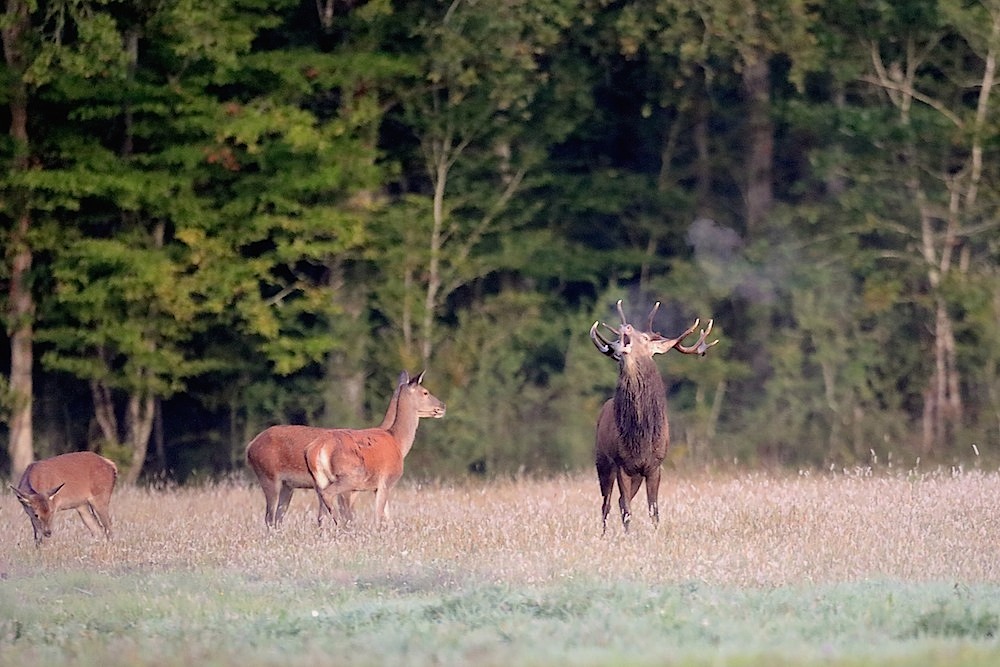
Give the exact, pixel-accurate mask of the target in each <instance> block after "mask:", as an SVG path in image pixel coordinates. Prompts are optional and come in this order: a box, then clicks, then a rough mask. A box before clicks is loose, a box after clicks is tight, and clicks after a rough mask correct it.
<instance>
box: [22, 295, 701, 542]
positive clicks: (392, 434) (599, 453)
mask: <svg viewBox="0 0 1000 667" xmlns="http://www.w3.org/2000/svg"><path fill="white" fill-rule="evenodd" d="M659 306H660V304H659V302H657V303H656V304H655V305H654V306H653V308H652V310H650V312H649V317H648V323H647V325H646V329H645V330H640V329H637V328H636V327H635V326H633V325H632V324H630V323H629V322H628V321H627V319H626V317H625V312H624V310H623V309H622V302H621V300H619V301H618V303H617V309H618V316H619V318H620V319H621V324H620V325H619V326H618V327H612V326H609V325H607V324H603V326H604V327H605V328H606V329H608V330H609V331H610V332H612V333H613V334H614V337H612V340H607V339H606V338H605V337H604V336H602V335H601V334H600V333H599V331H598V327H599V326H601V325H602V324H601V323H600V322H594V324H593V326H592V327H591V328H590V338H591V341H593V343H594V346H595V347H596V348H597V350H598V351H599V352H601V353H602V354H604V355H606V356H608V357H610V358H612V359H614V360H615V361H616V362H617V364H618V382H617V385H616V387H615V393H614V396H613V397H612V398H609V399H608V400H607V401H606V402H605V403H604V405H603V407H602V408H601V411H600V415H599V416H598V419H597V433H596V438H595V444H594V463H595V465H596V468H597V478H598V482H599V484H600V488H601V496H602V505H601V521H602V530H603V531H604V532H607V524H608V513H609V512H610V509H611V495H612V491H613V489H614V485H615V482H616V481H617V483H618V492H619V497H618V505H619V508H620V510H621V517H622V524H623V525H624V529H625V531H626V532H627V531H628V530H629V524H630V521H631V516H632V514H631V501H632V499H633V498H634V497H635V495H636V493H638V491H639V487H640V486H641V485H642V483H643V481H645V483H646V503H647V506H648V510H649V516H650V518H651V519H652V521H653V523H654V524H657V523H658V522H659V516H660V513H659V506H658V496H659V487H660V470H661V466H662V464H663V459H664V457H665V456H666V453H667V447H668V446H669V444H670V426H669V422H668V420H667V398H666V388H665V386H664V383H663V378H662V377H661V376H660V371H659V369H658V368H657V366H656V363H655V362H654V361H653V356H654V355H657V354H664V353H666V352H668V351H670V350H677V351H678V352H681V353H683V354H697V355H704V354H705V352H706V351H707V350H708V349H709V348H710V347H712V346H713V345H715V344H716V343H718V342H719V341H718V340H715V341H713V342H711V343H706V342H705V339H706V338H707V337H708V335H709V334H710V333H711V331H712V322H711V321H709V323H708V326H706V327H705V328H704V329H702V330H701V331H700V332H699V334H698V339H697V340H696V341H695V342H694V344H692V345H682V341H683V340H684V339H685V338H687V337H688V336H690V335H691V334H692V333H694V331H695V330H696V329H697V328H698V324H699V320H695V321H694V324H692V325H691V326H690V327H688V328H687V329H686V330H685V331H684V332H683V333H682V334H681V335H679V336H677V337H676V338H664V337H663V336H662V335H660V334H658V333H656V332H654V331H653V318H654V316H655V315H656V311H657V309H658V308H659ZM423 379H424V373H423V372H421V373H420V374H419V375H417V376H416V377H410V375H409V374H408V373H407V372H406V371H403V372H402V373H401V374H400V376H399V382H398V383H397V385H396V388H395V390H394V391H393V393H392V397H391V398H390V400H389V406H388V408H387V409H386V412H385V417H383V419H382V423H380V424H379V425H378V426H375V427H373V428H366V429H349V428H318V427H311V426H296V425H278V426H271V427H269V428H267V429H265V430H264V431H262V432H261V433H260V434H258V435H257V436H256V437H255V438H254V439H253V440H251V441H250V443H249V444H248V445H247V448H246V459H247V463H248V464H249V466H250V468H251V469H252V470H253V471H254V473H255V474H256V475H257V480H258V481H259V482H260V488H261V490H262V491H263V493H264V502H265V509H264V523H265V524H266V526H267V527H268V528H277V527H278V525H279V524H280V523H281V520H282V518H283V516H284V514H285V512H286V511H287V510H288V505H289V503H290V502H291V499H292V493H293V492H294V490H295V489H313V491H314V492H315V493H316V497H317V517H316V520H317V523H318V524H320V525H322V523H323V519H324V518H325V517H326V516H329V517H330V518H331V521H332V522H333V523H335V524H336V523H337V516H336V514H335V513H334V508H333V499H334V498H336V504H337V514H339V515H340V518H341V520H343V521H344V522H348V521H350V520H351V519H352V518H353V504H354V499H355V496H356V494H357V493H359V492H364V491H371V492H373V493H374V494H375V502H374V507H375V516H374V523H375V525H376V526H379V525H381V524H382V522H383V521H385V520H386V519H387V518H388V515H389V496H390V493H391V491H392V489H393V487H394V486H395V485H396V482H398V481H399V479H400V477H401V476H402V474H403V461H404V459H405V458H406V455H407V454H408V453H409V451H410V448H411V447H412V446H413V441H414V438H415V437H416V433H417V426H418V424H419V422H420V419H422V418H435V419H439V418H441V417H443V416H444V414H445V404H444V403H443V402H441V400H440V399H438V398H437V397H435V396H434V395H433V394H431V393H430V392H429V391H428V390H427V389H426V388H424V386H423ZM117 478H118V469H117V467H116V466H115V464H114V463H113V462H112V461H110V460H109V459H106V458H104V457H103V456H100V455H98V454H95V453H93V452H73V453H70V454H61V455H59V456H54V457H52V458H48V459H44V460H40V461H36V462H34V463H32V464H31V465H29V466H28V467H27V469H25V471H24V473H23V475H22V476H21V479H20V481H19V482H18V485H17V486H16V487H15V486H13V485H11V486H10V488H11V489H12V490H13V491H14V494H15V495H16V496H17V499H18V500H19V501H20V502H21V505H22V506H23V507H24V511H25V512H26V513H27V515H28V518H29V519H30V520H31V526H32V528H33V530H34V534H35V545H36V546H39V545H41V544H42V542H43V541H44V540H45V539H46V538H48V537H50V536H51V534H52V523H53V519H54V517H55V515H56V513H57V512H59V511H60V510H69V509H75V510H76V511H77V513H78V514H79V515H80V518H81V519H82V520H83V523H84V525H86V526H87V528H88V529H89V530H90V531H91V533H93V534H94V535H97V536H99V535H100V534H101V533H102V532H103V533H104V536H105V537H106V538H107V539H111V514H110V503H111V494H112V492H113V491H114V488H115V482H116V480H117Z"/></svg>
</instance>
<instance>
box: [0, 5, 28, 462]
mask: <svg viewBox="0 0 1000 667" xmlns="http://www.w3.org/2000/svg"><path fill="white" fill-rule="evenodd" d="M30 20H31V16H30V12H29V4H28V3H27V2H25V1H24V0H7V10H6V16H5V17H4V27H3V30H2V36H3V47H4V57H5V59H6V62H7V68H8V73H9V77H8V80H9V81H10V86H9V88H8V90H7V95H8V100H9V102H8V104H9V109H10V138H11V140H12V141H13V144H14V154H15V158H14V162H13V164H12V165H11V168H12V169H15V170H19V171H23V170H26V169H27V168H28V163H29V160H28V156H29V149H30V144H29V141H28V87H27V85H26V84H25V83H24V80H23V78H22V75H23V73H24V69H25V67H26V61H25V53H24V49H25V47H26V40H27V38H26V36H25V33H26V32H28V30H29V28H30ZM8 205H9V206H10V208H11V210H12V212H13V215H12V218H13V220H14V227H13V229H12V230H11V231H12V233H11V237H10V245H9V247H8V248H7V253H6V257H5V258H4V259H5V261H7V262H8V264H9V267H10V284H9V288H8V289H9V292H8V304H7V305H8V310H7V321H8V334H9V335H10V392H11V395H12V397H13V399H14V402H13V405H12V414H11V418H10V423H9V426H10V440H9V441H8V443H7V452H8V454H9V455H10V462H11V475H12V477H13V479H15V480H16V479H19V478H20V476H21V473H22V472H24V469H25V468H27V467H28V465H29V464H30V463H31V461H32V460H33V459H34V452H33V449H32V445H33V442H32V441H33V435H32V421H31V416H32V408H33V404H34V388H33V386H32V371H33V368H34V319H35V300H34V297H33V295H32V293H31V283H30V279H29V277H30V274H31V264H32V259H33V257H32V249H31V244H30V241H29V238H28V232H29V230H30V229H31V210H30V207H29V203H28V196H27V193H24V192H15V193H13V196H12V197H11V200H10V201H9V202H8Z"/></svg>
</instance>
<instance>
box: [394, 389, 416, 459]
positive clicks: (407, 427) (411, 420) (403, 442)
mask: <svg viewBox="0 0 1000 667" xmlns="http://www.w3.org/2000/svg"><path fill="white" fill-rule="evenodd" d="M419 423H420V418H419V417H418V416H417V408H416V406H415V405H413V402H412V401H410V400H407V397H404V396H403V395H402V394H400V395H399V398H398V399H397V401H396V418H395V420H394V421H393V422H392V425H391V426H390V427H389V428H388V429H386V430H388V431H389V433H391V434H392V437H393V438H394V439H395V440H396V443H397V444H398V445H399V453H400V454H401V455H402V456H403V457H405V456H406V455H407V454H409V453H410V448H411V447H413V440H414V438H416V437H417V425H418V424H419Z"/></svg>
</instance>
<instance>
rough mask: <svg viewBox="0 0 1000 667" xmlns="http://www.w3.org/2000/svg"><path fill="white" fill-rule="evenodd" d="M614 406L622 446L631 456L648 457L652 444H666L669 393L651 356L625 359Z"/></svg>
mask: <svg viewBox="0 0 1000 667" xmlns="http://www.w3.org/2000/svg"><path fill="white" fill-rule="evenodd" d="M614 407H615V426H616V427H617V429H618V435H619V437H620V438H621V448H622V450H623V453H627V454H628V455H630V458H632V459H633V460H635V459H637V458H644V457H645V455H648V454H649V453H650V443H663V444H664V445H665V444H666V442H667V433H666V430H667V420H666V414H667V395H666V390H665V389H664V386H663V379H662V378H661V377H660V372H659V369H657V367H656V362H654V361H653V360H652V359H651V358H646V359H644V358H640V359H633V360H631V363H628V362H625V361H624V360H623V362H622V365H621V372H620V373H619V374H618V385H617V387H616V388H615V401H614ZM656 449H658V448H656ZM661 454H662V452H661Z"/></svg>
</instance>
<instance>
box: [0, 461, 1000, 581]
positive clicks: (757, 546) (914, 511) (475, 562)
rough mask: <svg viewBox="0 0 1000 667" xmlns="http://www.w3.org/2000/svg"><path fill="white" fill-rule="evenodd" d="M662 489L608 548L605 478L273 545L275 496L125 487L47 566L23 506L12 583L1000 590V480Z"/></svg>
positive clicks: (402, 495) (11, 558) (452, 497)
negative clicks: (101, 532) (68, 579)
mask: <svg viewBox="0 0 1000 667" xmlns="http://www.w3.org/2000/svg"><path fill="white" fill-rule="evenodd" d="M664 477H665V483H664V484H663V487H662V489H661V498H660V501H661V508H662V509H661V515H662V517H663V521H662V523H661V526H660V527H659V528H658V529H654V528H653V526H652V524H651V522H650V520H649V519H648V518H647V517H646V516H645V513H644V511H643V507H644V504H645V503H644V499H643V492H642V491H640V494H639V496H637V498H636V500H637V501H638V502H637V503H636V504H637V505H638V507H634V510H635V512H636V516H635V519H634V521H633V526H634V528H633V531H632V533H631V534H629V535H623V533H622V529H621V524H620V522H619V521H618V520H617V517H616V516H614V515H613V516H612V517H611V518H613V519H614V521H613V522H612V521H609V528H608V535H607V536H605V537H602V536H601V534H600V525H599V502H600V499H599V495H598V491H597V483H596V481H595V480H593V479H592V478H591V476H590V475H578V476H570V477H560V478H555V479H545V480H520V481H505V482H504V481H501V482H490V483H483V484H475V483H467V484H460V485H448V484H433V485H426V484H425V485H415V484H409V485H408V484H403V485H401V487H400V488H399V489H397V492H396V494H395V496H394V498H393V500H392V507H391V509H392V524H391V525H390V526H388V527H386V528H384V529H382V530H381V531H376V530H374V529H373V528H372V527H371V516H370V512H371V503H370V500H368V499H367V498H364V497H363V499H362V500H361V502H360V503H359V504H360V507H359V510H360V511H359V519H358V520H357V521H356V522H355V523H354V524H352V525H351V526H350V527H348V528H346V529H344V528H333V527H324V528H323V529H321V530H320V529H317V527H316V525H315V522H314V512H315V510H314V507H315V500H314V497H313V496H312V494H311V492H310V493H307V492H305V491H297V492H296V495H295V498H294V500H293V503H292V507H291V510H290V512H289V515H288V516H287V517H286V519H285V523H284V525H283V526H282V527H281V528H280V529H279V530H278V531H277V532H275V533H269V532H268V531H267V530H266V529H265V528H264V525H263V504H264V503H263V497H262V496H261V494H260V491H259V490H258V489H257V488H256V487H255V486H252V485H251V484H250V483H249V482H247V483H225V484H218V485H212V486H209V487H204V488H172V489H166V490H147V489H138V488H135V489H128V488H126V489H120V490H119V491H118V492H117V493H116V496H115V498H114V499H113V503H112V513H113V516H114V521H115V531H116V533H115V538H114V540H113V542H112V543H110V544H105V543H103V542H101V541H99V540H92V539H91V538H90V537H89V534H88V533H87V531H86V529H85V528H84V527H83V525H82V524H81V522H80V521H79V519H78V518H77V517H76V515H75V513H73V512H65V513H63V515H62V516H61V517H60V518H59V519H58V520H57V525H56V530H55V534H54V536H53V538H52V539H51V540H50V541H49V542H48V543H46V545H45V546H44V547H43V548H42V549H41V550H37V551H36V550H35V549H34V547H33V544H32V540H31V529H30V526H29V523H28V520H27V518H26V517H25V516H24V514H23V512H22V510H21V508H20V506H19V504H18V503H17V502H15V501H14V500H13V499H12V498H10V497H8V499H7V500H6V501H5V502H3V503H2V504H0V545H2V546H0V554H3V555H2V556H0V558H3V559H4V560H3V561H2V562H0V572H2V573H3V574H6V575H7V576H14V577H16V576H17V575H18V574H21V573H28V572H34V571H37V570H38V569H39V568H41V569H43V570H44V569H50V568H52V569H56V570H58V569H60V568H65V567H68V566H70V567H91V568H95V569H97V570H98V571H104V572H109V573H111V572H115V571H135V570H149V571H164V570H171V569H177V568H181V569H184V568H204V567H221V568H235V569H237V570H240V571H243V572H246V573H248V574H250V575H253V576H260V577H272V576H276V575H277V576H299V577H306V578H308V577H311V576H316V575H320V574H322V575H323V576H333V577H342V578H343V579H344V580H345V581H353V580H355V579H357V578H359V577H361V578H365V577H375V578H384V577H394V576H395V577H400V580H401V581H402V580H403V579H404V578H406V577H408V576H413V577H415V578H416V579H418V580H422V579H426V578H428V577H430V578H431V579H433V581H427V582H425V583H426V585H443V586H447V585H448V584H449V583H450V582H453V581H458V580H469V579H474V580H478V581H486V582H505V583H513V584H539V583H547V582H558V581H562V580H566V579H572V578H575V577H586V578H598V579H606V578H609V577H610V578H621V579H626V580H636V581H642V582H648V583H670V582H685V581H700V582H704V583H707V584H710V585H724V586H739V587H747V586H756V587H760V586H785V585H802V584H821V583H825V582H849V581H858V580H865V579H899V580H905V581H960V582H983V583H998V582H1000V557H998V556H997V554H998V553H1000V513H998V512H997V508H998V507H1000V476H998V475H997V474H996V473H990V474H986V473H979V472H972V473H963V474H958V475H951V474H947V473H937V474H928V475H922V476H915V475H912V474H911V475H900V476H865V475H844V474H818V475H800V476H775V475H770V474H762V473H745V474H733V475H730V476H725V477H719V476H714V477H698V476H694V477H692V476H686V477H678V476H677V475H673V474H670V473H667V474H666V475H665V476H664ZM368 498H370V494H369V496H368ZM614 514H617V507H615V510H614Z"/></svg>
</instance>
